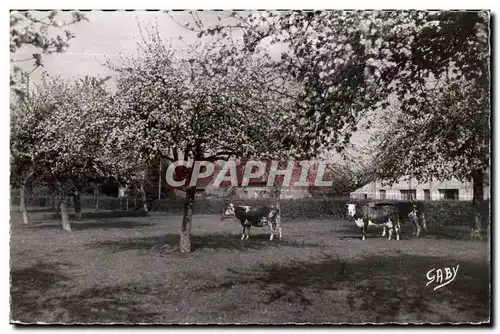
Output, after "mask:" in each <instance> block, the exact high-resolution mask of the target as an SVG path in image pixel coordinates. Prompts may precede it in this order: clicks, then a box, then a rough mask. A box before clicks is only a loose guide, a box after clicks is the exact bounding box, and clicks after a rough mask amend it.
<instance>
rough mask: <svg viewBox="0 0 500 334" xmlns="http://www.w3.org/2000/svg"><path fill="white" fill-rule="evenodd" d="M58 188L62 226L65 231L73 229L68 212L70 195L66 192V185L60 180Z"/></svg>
mask: <svg viewBox="0 0 500 334" xmlns="http://www.w3.org/2000/svg"><path fill="white" fill-rule="evenodd" d="M57 186H58V187H57V188H58V191H59V208H60V211H61V220H62V227H63V230H65V231H69V232H70V231H71V224H70V222H69V214H68V197H67V196H66V193H65V192H64V187H63V185H62V184H61V183H60V182H57Z"/></svg>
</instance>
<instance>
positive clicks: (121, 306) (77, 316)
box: [46, 283, 161, 324]
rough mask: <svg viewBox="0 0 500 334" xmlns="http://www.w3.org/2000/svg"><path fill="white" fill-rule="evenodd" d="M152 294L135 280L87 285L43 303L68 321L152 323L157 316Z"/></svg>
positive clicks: (159, 314)
mask: <svg viewBox="0 0 500 334" xmlns="http://www.w3.org/2000/svg"><path fill="white" fill-rule="evenodd" d="M154 298H155V296H154V295H153V294H152V291H151V289H149V288H148V287H147V286H145V285H141V284H140V283H137V284H122V285H114V286H107V287H98V288H89V289H85V290H83V291H81V292H80V293H77V294H74V295H70V296H61V297H54V298H51V299H49V300H48V301H46V304H47V305H48V307H53V308H55V307H58V308H60V309H62V313H63V314H64V318H65V321H66V322H69V323H97V324H98V323H127V324H134V323H138V322H142V323H154V322H155V320H156V319H158V318H159V317H160V316H161V313H160V312H157V311H154V310H151V308H154V306H152V304H153V305H154V303H150V301H151V300H154ZM143 303H144V304H146V305H147V306H148V308H149V309H146V306H142V305H141V304H143Z"/></svg>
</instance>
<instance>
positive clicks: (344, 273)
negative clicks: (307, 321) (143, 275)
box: [199, 254, 490, 322]
mask: <svg viewBox="0 0 500 334" xmlns="http://www.w3.org/2000/svg"><path fill="white" fill-rule="evenodd" d="M457 264H459V265H460V267H459V270H458V273H457V277H456V279H455V280H454V281H452V282H451V283H450V284H448V285H447V286H445V287H443V288H441V289H439V290H435V291H434V290H433V288H434V287H435V286H436V285H437V284H430V285H429V286H426V284H427V282H428V281H427V279H426V273H427V272H428V271H429V270H430V269H433V268H436V269H437V268H444V267H451V266H456V265H457ZM228 271H229V272H230V273H231V274H232V275H229V276H230V278H229V279H227V280H226V281H224V282H222V283H219V284H215V285H211V286H205V287H203V288H200V289H199V292H204V293H206V292H210V291H214V290H215V291H216V290H220V289H230V288H233V287H234V286H237V285H248V284H255V285H258V286H260V287H262V290H263V291H264V296H265V297H264V298H263V299H262V301H261V302H262V303H264V304H272V303H285V304H284V305H286V303H288V304H289V303H291V302H295V303H296V304H297V306H298V307H300V308H302V311H305V310H306V309H307V308H308V307H309V306H311V305H314V304H315V303H324V297H323V296H324V293H325V291H344V292H346V296H345V297H344V298H345V299H344V300H335V301H333V300H332V302H335V303H339V304H342V303H344V304H345V307H347V308H348V309H346V311H345V313H344V316H345V315H346V314H347V315H348V314H356V315H357V316H359V318H360V320H359V321H361V322H362V321H374V322H397V321H398V320H400V318H399V317H400V316H401V315H406V316H408V317H410V318H411V319H416V320H415V321H418V322H430V321H432V322H480V321H485V320H487V319H488V317H489V312H490V306H489V305H490V300H489V298H490V291H489V268H488V264H487V262H486V259H485V261H484V262H481V263H476V262H472V261H458V262H457V261H456V260H453V259H446V258H441V257H431V256H416V255H415V256H414V255H405V254H400V255H395V256H386V257H382V256H380V257H376V256H371V257H365V258H363V259H361V260H342V259H339V258H333V257H331V256H325V257H323V259H321V261H319V262H291V263H288V264H273V265H264V266H262V267H261V268H254V269H253V270H251V271H240V272H238V271H235V270H232V269H229V270H228ZM280 305H281V304H276V305H275V307H280ZM340 317H341V315H332V319H331V320H330V321H332V322H345V321H349V319H345V318H344V319H343V318H340Z"/></svg>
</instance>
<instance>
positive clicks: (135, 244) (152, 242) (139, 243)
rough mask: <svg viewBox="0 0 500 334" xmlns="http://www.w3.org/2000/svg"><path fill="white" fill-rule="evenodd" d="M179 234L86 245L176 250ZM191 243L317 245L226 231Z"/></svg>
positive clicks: (258, 246)
mask: <svg viewBox="0 0 500 334" xmlns="http://www.w3.org/2000/svg"><path fill="white" fill-rule="evenodd" d="M179 241H180V239H179V234H174V233H169V234H166V235H162V236H154V237H146V238H139V239H124V240H110V241H104V242H97V243H92V244H89V245H88V247H90V248H94V247H107V248H111V249H112V251H113V252H120V251H127V250H134V249H135V250H142V251H153V252H154V251H162V250H165V248H167V249H170V250H176V249H177V247H178V246H179ZM191 245H192V249H193V251H199V250H203V249H212V250H219V249H229V250H240V251H244V250H251V249H253V250H255V249H262V248H267V247H285V246H288V247H301V248H306V247H319V245H318V244H312V243H305V242H293V241H287V240H278V239H276V238H275V239H274V240H272V241H269V235H268V234H255V235H252V236H250V238H249V239H248V240H241V239H240V238H239V237H238V236H237V235H234V234H228V233H211V234H206V235H192V236H191Z"/></svg>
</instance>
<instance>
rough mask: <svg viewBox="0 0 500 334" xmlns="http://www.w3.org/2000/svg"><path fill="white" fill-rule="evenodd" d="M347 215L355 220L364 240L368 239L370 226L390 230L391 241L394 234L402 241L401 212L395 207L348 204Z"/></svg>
mask: <svg viewBox="0 0 500 334" xmlns="http://www.w3.org/2000/svg"><path fill="white" fill-rule="evenodd" d="M347 215H348V216H349V217H352V218H353V219H354V222H355V223H356V225H358V227H360V228H361V231H362V240H365V238H366V230H367V228H368V226H377V227H383V228H386V227H387V228H389V239H388V240H391V238H392V234H393V232H395V233H396V238H397V240H399V239H400V231H401V226H400V224H399V212H398V209H397V207H396V206H394V205H377V206H361V207H360V206H358V204H347Z"/></svg>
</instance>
